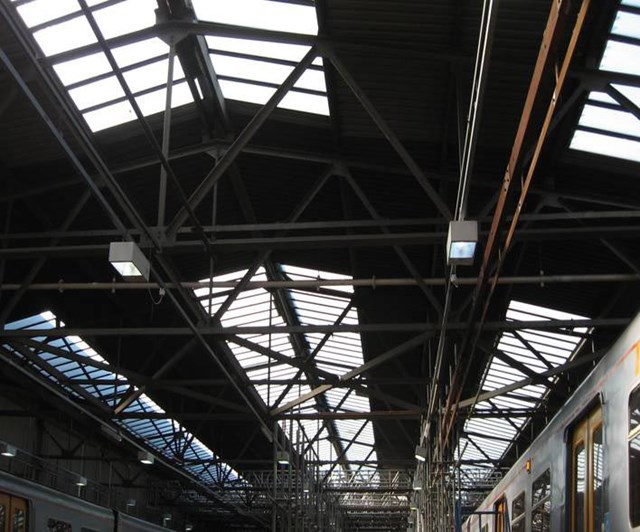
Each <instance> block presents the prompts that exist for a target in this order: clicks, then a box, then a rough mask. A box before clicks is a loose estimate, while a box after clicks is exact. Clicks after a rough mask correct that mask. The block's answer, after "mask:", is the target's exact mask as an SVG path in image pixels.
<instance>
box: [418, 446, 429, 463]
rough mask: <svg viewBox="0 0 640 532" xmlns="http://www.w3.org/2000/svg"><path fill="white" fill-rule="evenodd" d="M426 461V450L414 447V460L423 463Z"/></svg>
mask: <svg viewBox="0 0 640 532" xmlns="http://www.w3.org/2000/svg"><path fill="white" fill-rule="evenodd" d="M426 459H427V448H426V447H422V446H420V445H416V460H419V461H420V462H424V461H425V460H426Z"/></svg>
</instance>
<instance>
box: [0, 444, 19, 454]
mask: <svg viewBox="0 0 640 532" xmlns="http://www.w3.org/2000/svg"><path fill="white" fill-rule="evenodd" d="M0 454H1V455H2V456H6V457H7V458H13V457H14V456H15V455H16V454H18V449H16V448H15V447H14V446H13V445H9V444H8V443H0Z"/></svg>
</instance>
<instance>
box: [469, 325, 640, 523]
mask: <svg viewBox="0 0 640 532" xmlns="http://www.w3.org/2000/svg"><path fill="white" fill-rule="evenodd" d="M463 530H465V531H467V532H470V531H478V532H506V531H509V530H511V531H512V532H548V531H551V532H561V531H570V532H622V531H625V532H626V531H629V530H632V531H636V532H637V531H640V315H638V316H636V318H635V319H634V320H633V322H632V323H631V324H630V325H629V327H628V328H627V329H626V331H625V332H624V333H623V334H622V336H621V337H620V338H619V339H618V340H617V341H616V343H615V344H614V345H613V346H612V348H611V349H610V350H609V352H608V353H607V354H606V355H605V357H603V359H602V360H601V361H600V363H599V364H598V365H597V366H596V368H595V369H594V370H593V371H592V372H591V374H590V375H589V376H588V377H587V378H586V379H585V381H584V382H583V383H582V384H581V385H580V387H579V388H578V389H577V390H576V392H575V393H574V394H573V395H572V396H571V398H570V399H569V400H568V401H567V403H566V404H565V405H564V407H563V408H562V410H561V411H560V412H558V414H557V415H556V416H555V417H554V418H553V420H552V421H551V422H550V423H549V424H548V425H547V427H546V428H545V429H544V431H543V432H542V433H541V434H540V435H539V437H538V438H537V439H536V440H535V441H534V443H533V444H532V445H531V447H530V448H529V449H527V451H526V452H525V453H524V454H523V455H522V456H521V457H520V459H519V460H518V461H517V462H516V463H515V465H514V466H513V468H512V469H511V470H510V471H509V472H508V473H507V474H506V475H505V477H504V478H503V479H502V480H501V481H500V483H499V484H498V485H497V486H496V487H495V488H494V489H493V490H492V492H491V493H490V494H489V495H488V497H487V498H486V499H485V500H484V501H483V502H482V504H481V505H480V506H479V507H478V508H477V509H476V512H475V513H474V514H472V515H470V516H469V517H468V519H467V520H466V522H465V524H464V526H463Z"/></svg>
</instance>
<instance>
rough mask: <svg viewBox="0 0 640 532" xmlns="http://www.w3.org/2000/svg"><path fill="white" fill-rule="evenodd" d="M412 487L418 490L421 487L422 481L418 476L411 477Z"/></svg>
mask: <svg viewBox="0 0 640 532" xmlns="http://www.w3.org/2000/svg"><path fill="white" fill-rule="evenodd" d="M413 489H414V490H415V491H420V490H421V489H422V483H421V482H420V479H418V478H414V479H413Z"/></svg>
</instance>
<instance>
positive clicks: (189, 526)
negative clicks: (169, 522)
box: [184, 523, 193, 532]
mask: <svg viewBox="0 0 640 532" xmlns="http://www.w3.org/2000/svg"><path fill="white" fill-rule="evenodd" d="M184 529H185V531H186V532H189V531H190V530H193V525H192V524H189V523H187V524H186V525H184Z"/></svg>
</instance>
